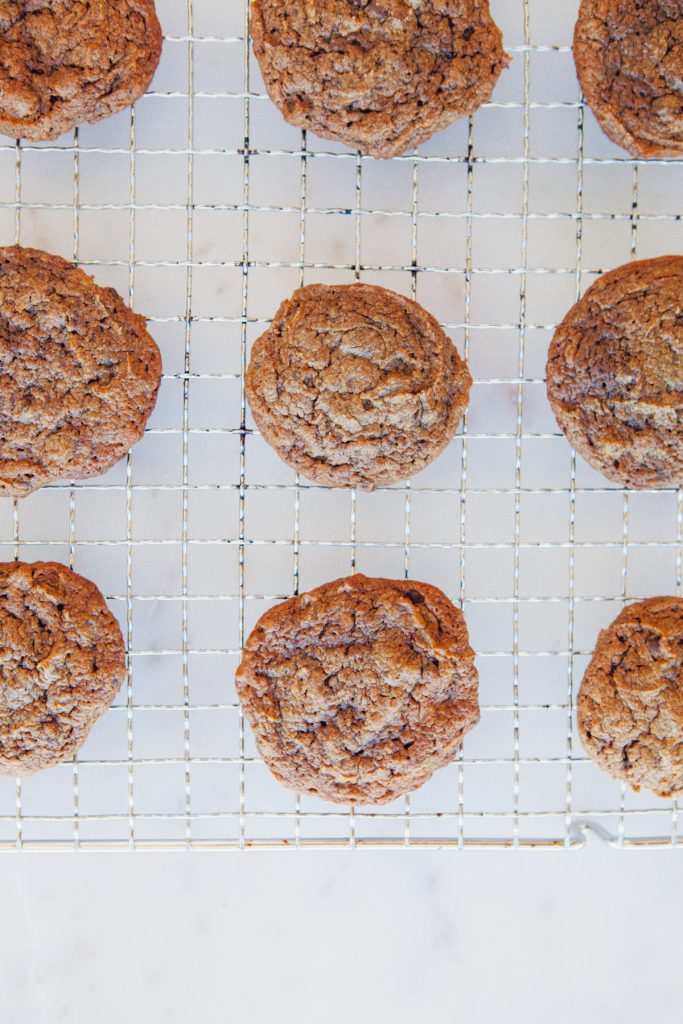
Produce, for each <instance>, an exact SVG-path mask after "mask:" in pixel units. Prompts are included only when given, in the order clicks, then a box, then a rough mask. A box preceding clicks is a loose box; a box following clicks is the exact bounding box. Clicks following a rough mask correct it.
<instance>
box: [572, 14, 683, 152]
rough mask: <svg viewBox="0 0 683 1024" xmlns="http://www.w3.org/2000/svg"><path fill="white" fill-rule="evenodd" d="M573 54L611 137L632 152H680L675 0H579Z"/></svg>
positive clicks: (681, 21) (682, 96)
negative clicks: (580, 2) (580, 1)
mask: <svg viewBox="0 0 683 1024" xmlns="http://www.w3.org/2000/svg"><path fill="white" fill-rule="evenodd" d="M574 58H575V60H576V70H577V73H578V76H579V81H580V82H581V88H582V89H583V91H584V93H585V96H586V99H587V100H588V103H589V104H590V107H591V109H592V111H593V113H594V114H595V116H596V118H597V119H598V121H599V123H600V126H601V128H602V130H603V131H604V132H605V134H606V135H607V136H608V137H609V138H610V139H611V140H612V142H615V143H616V144H617V145H618V146H623V148H624V149H626V150H628V152H629V153H631V154H632V156H635V157H670V156H679V155H680V154H681V153H683V3H681V0H647V2H646V3H643V2H642V0H583V2H582V4H581V11H580V13H579V20H578V22H577V24H576V31H575V34H574Z"/></svg>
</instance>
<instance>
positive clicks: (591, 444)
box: [547, 256, 683, 488]
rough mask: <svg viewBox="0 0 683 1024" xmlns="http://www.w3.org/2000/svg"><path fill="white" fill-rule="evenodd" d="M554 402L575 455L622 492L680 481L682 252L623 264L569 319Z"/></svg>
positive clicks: (555, 359) (561, 337) (559, 344)
mask: <svg viewBox="0 0 683 1024" xmlns="http://www.w3.org/2000/svg"><path fill="white" fill-rule="evenodd" d="M547 378H548V398H549V399H550V404H551V405H552V407H553V412H554V413H555V416H556V417H557V422H558V423H559V425H560V427H561V428H562V430H563V431H564V433H565V434H566V436H567V439H568V440H569V443H570V444H571V445H573V447H574V448H576V450H577V451H578V452H579V453H580V454H581V455H583V457H584V458H585V459H586V460H587V461H588V462H589V463H590V464H591V466H593V467H594V468H595V469H598V470H600V471H601V472H602V473H604V475H605V476H606V477H607V478H608V479H609V480H614V481H616V482H617V483H620V484H622V485H624V486H625V487H641V488H642V487H679V486H681V485H682V484H683V256H662V257H660V258H659V259H654V260H642V261H640V262H635V263H629V264H626V266H623V267H619V268H618V269H617V270H613V271H611V272H610V273H608V274H605V275H604V276H603V277H601V278H599V279H598V280H597V281H596V282H595V283H594V284H593V285H592V286H591V287H590V288H589V289H588V291H587V292H586V294H585V295H584V297H583V298H582V299H581V301H580V302H578V303H577V304H576V305H575V306H574V307H573V308H572V309H571V310H570V311H569V313H568V314H567V316H566V317H565V319H564V320H563V322H562V323H561V324H560V326H559V327H558V329H557V332H556V334H555V337H554V338H553V341H552V344H551V346H550V352H549V356H548V367H547Z"/></svg>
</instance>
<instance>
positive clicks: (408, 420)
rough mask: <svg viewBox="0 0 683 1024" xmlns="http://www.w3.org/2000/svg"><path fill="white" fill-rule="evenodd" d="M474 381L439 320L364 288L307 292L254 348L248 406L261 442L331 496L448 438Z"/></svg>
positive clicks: (412, 461)
mask: <svg viewBox="0 0 683 1024" xmlns="http://www.w3.org/2000/svg"><path fill="white" fill-rule="evenodd" d="M471 384H472V378H471V376H470V373H469V370H468V368H467V365H466V364H465V362H464V361H463V360H462V359H461V357H460V356H459V355H458V352H457V350H456V348H455V346H454V345H453V343H452V342H451V340H450V338H448V336H447V335H446V334H445V333H444V331H443V330H442V329H441V327H440V326H439V324H438V323H437V321H436V320H435V319H434V317H433V316H431V314H429V313H427V312H426V311H425V310H424V309H422V307H421V306H419V305H418V304H417V303H415V302H412V301H411V300H410V299H406V298H404V297H403V296H401V295H397V294H396V293H395V292H390V291H387V290H386V289H385V288H378V287H376V286H374V285H366V284H354V285H309V286H308V287H306V288H301V289H299V291H297V292H295V293H294V295H293V296H292V298H291V299H288V300H286V301H285V302H283V303H282V305H281V306H280V308H279V309H278V311H277V313H276V315H275V319H274V321H273V324H272V326H271V327H270V328H269V329H268V330H267V331H266V332H265V334H263V335H262V336H261V337H260V338H258V340H257V341H256V342H255V344H254V347H253V350H252V355H251V361H250V364H249V369H248V373H247V383H246V390H247V398H248V400H249V406H250V408H251V412H252V415H253V417H254V420H255V422H256V425H257V427H258V428H259V430H260V431H261V434H262V435H263V437H264V438H265V440H266V441H267V442H268V443H269V444H270V445H272V447H273V448H274V449H275V450H276V452H277V453H278V455H279V456H280V457H281V458H282V459H283V460H284V461H285V462H286V463H287V464H288V465H289V466H291V467H292V468H293V469H295V470H297V471H298V472H300V473H302V474H303V475H304V476H305V477H307V478H308V479H309V480H313V481H315V482H316V483H319V484H326V485H329V486H331V487H359V488H361V489H363V490H372V489H373V488H374V487H378V486H386V485H388V484H392V483H398V482H401V481H404V480H406V479H407V478H408V477H410V476H413V475H414V474H415V473H418V472H419V471H420V470H421V469H424V468H425V467H426V466H428V465H429V464H430V463H431V462H432V461H433V460H434V459H435V458H436V457H437V455H439V454H440V453H441V452H442V451H443V449H444V448H445V447H446V445H447V444H448V442H449V441H450V440H451V439H452V438H453V436H454V434H455V432H456V429H457V427H458V424H459V422H460V420H461V419H462V416H463V413H464V412H465V409H466V407H467V401H468V397H469V391H470V386H471Z"/></svg>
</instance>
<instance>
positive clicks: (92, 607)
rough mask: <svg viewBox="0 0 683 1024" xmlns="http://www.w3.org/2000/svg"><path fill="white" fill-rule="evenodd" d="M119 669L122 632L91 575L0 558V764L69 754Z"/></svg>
mask: <svg viewBox="0 0 683 1024" xmlns="http://www.w3.org/2000/svg"><path fill="white" fill-rule="evenodd" d="M125 676H126V659H125V652H124V646H123V637H122V636H121V630H120V629H119V626H118V623H117V621H116V619H115V618H114V616H113V615H112V614H111V612H110V611H109V610H108V608H107V606H106V604H105V603H104V598H103V597H102V595H101V594H100V592H99V590H98V589H97V587H96V586H95V584H94V583H91V582H90V581H89V580H86V579H84V578H83V576H79V575H78V574H77V573H75V572H72V571H71V570H70V569H67V568H66V566H64V565H59V564H58V563H56V562H33V563H27V562H3V563H0V772H1V773H2V774H4V775H16V776H23V775H32V774H33V772H37V771H39V770H40V769H41V768H49V767H50V766H51V765H54V764H60V763H61V762H62V761H66V760H68V759H69V758H70V757H72V756H73V754H74V753H75V752H76V751H77V750H78V748H79V747H80V746H81V745H82V744H83V743H84V741H85V739H86V737H87V735H88V733H89V732H90V730H91V728H92V727H93V725H94V724H95V722H97V721H98V719H100V718H101V717H102V715H103V714H104V712H105V711H106V709H107V708H108V707H109V705H110V704H111V702H112V701H113V699H114V697H115V696H116V694H117V693H118V691H119V689H120V687H121V684H122V683H123V680H124V679H125Z"/></svg>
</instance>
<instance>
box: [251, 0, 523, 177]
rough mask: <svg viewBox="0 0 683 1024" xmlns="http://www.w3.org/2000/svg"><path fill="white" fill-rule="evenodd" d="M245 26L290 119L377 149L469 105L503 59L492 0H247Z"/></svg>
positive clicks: (381, 152)
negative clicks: (248, 26) (248, 18)
mask: <svg viewBox="0 0 683 1024" xmlns="http://www.w3.org/2000/svg"><path fill="white" fill-rule="evenodd" d="M251 35H252V40H253V44H254V53H255V54H256V57H257V59H258V62H259V64H260V66H261V72H262V74H263V79H264V81H265V83H266V88H267V90H268V93H269V95H270V98H271V99H272V100H273V102H274V103H275V104H276V105H277V106H278V107H279V109H280V110H281V112H282V114H283V115H284V117H285V119H286V120H287V121H289V123H290V124H293V125H296V126H297V127H299V128H307V129H310V131H313V132H315V133H316V135H320V136H322V138H324V139H332V140H333V141H335V142H343V143H344V144H345V145H347V146H351V147H352V148H353V149H359V150H361V152H363V153H366V154H368V155H369V156H375V157H393V156H398V155H399V154H401V153H405V152H406V150H409V149H413V148H414V147H415V146H418V145H419V144H420V143H421V142H424V141H425V140H426V139H428V138H429V137H430V136H431V135H433V134H434V132H438V131H441V129H442V128H447V127H448V125H449V124H451V123H452V122H453V121H456V120H457V119H458V118H461V117H466V116H467V115H468V114H473V113H474V112H475V110H477V109H478V108H479V107H480V106H481V104H482V103H485V102H486V101H488V100H490V99H491V95H492V93H493V89H494V86H495V84H496V82H497V81H498V76H499V75H500V73H501V71H502V70H503V68H505V67H506V66H507V64H508V63H509V58H508V56H507V54H506V53H505V52H504V50H503V45H502V38H501V34H500V31H499V29H498V27H497V25H496V24H495V22H494V21H493V20H492V18H491V14H490V11H489V2H488V0H421V2H419V3H416V2H415V0H252V7H251Z"/></svg>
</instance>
